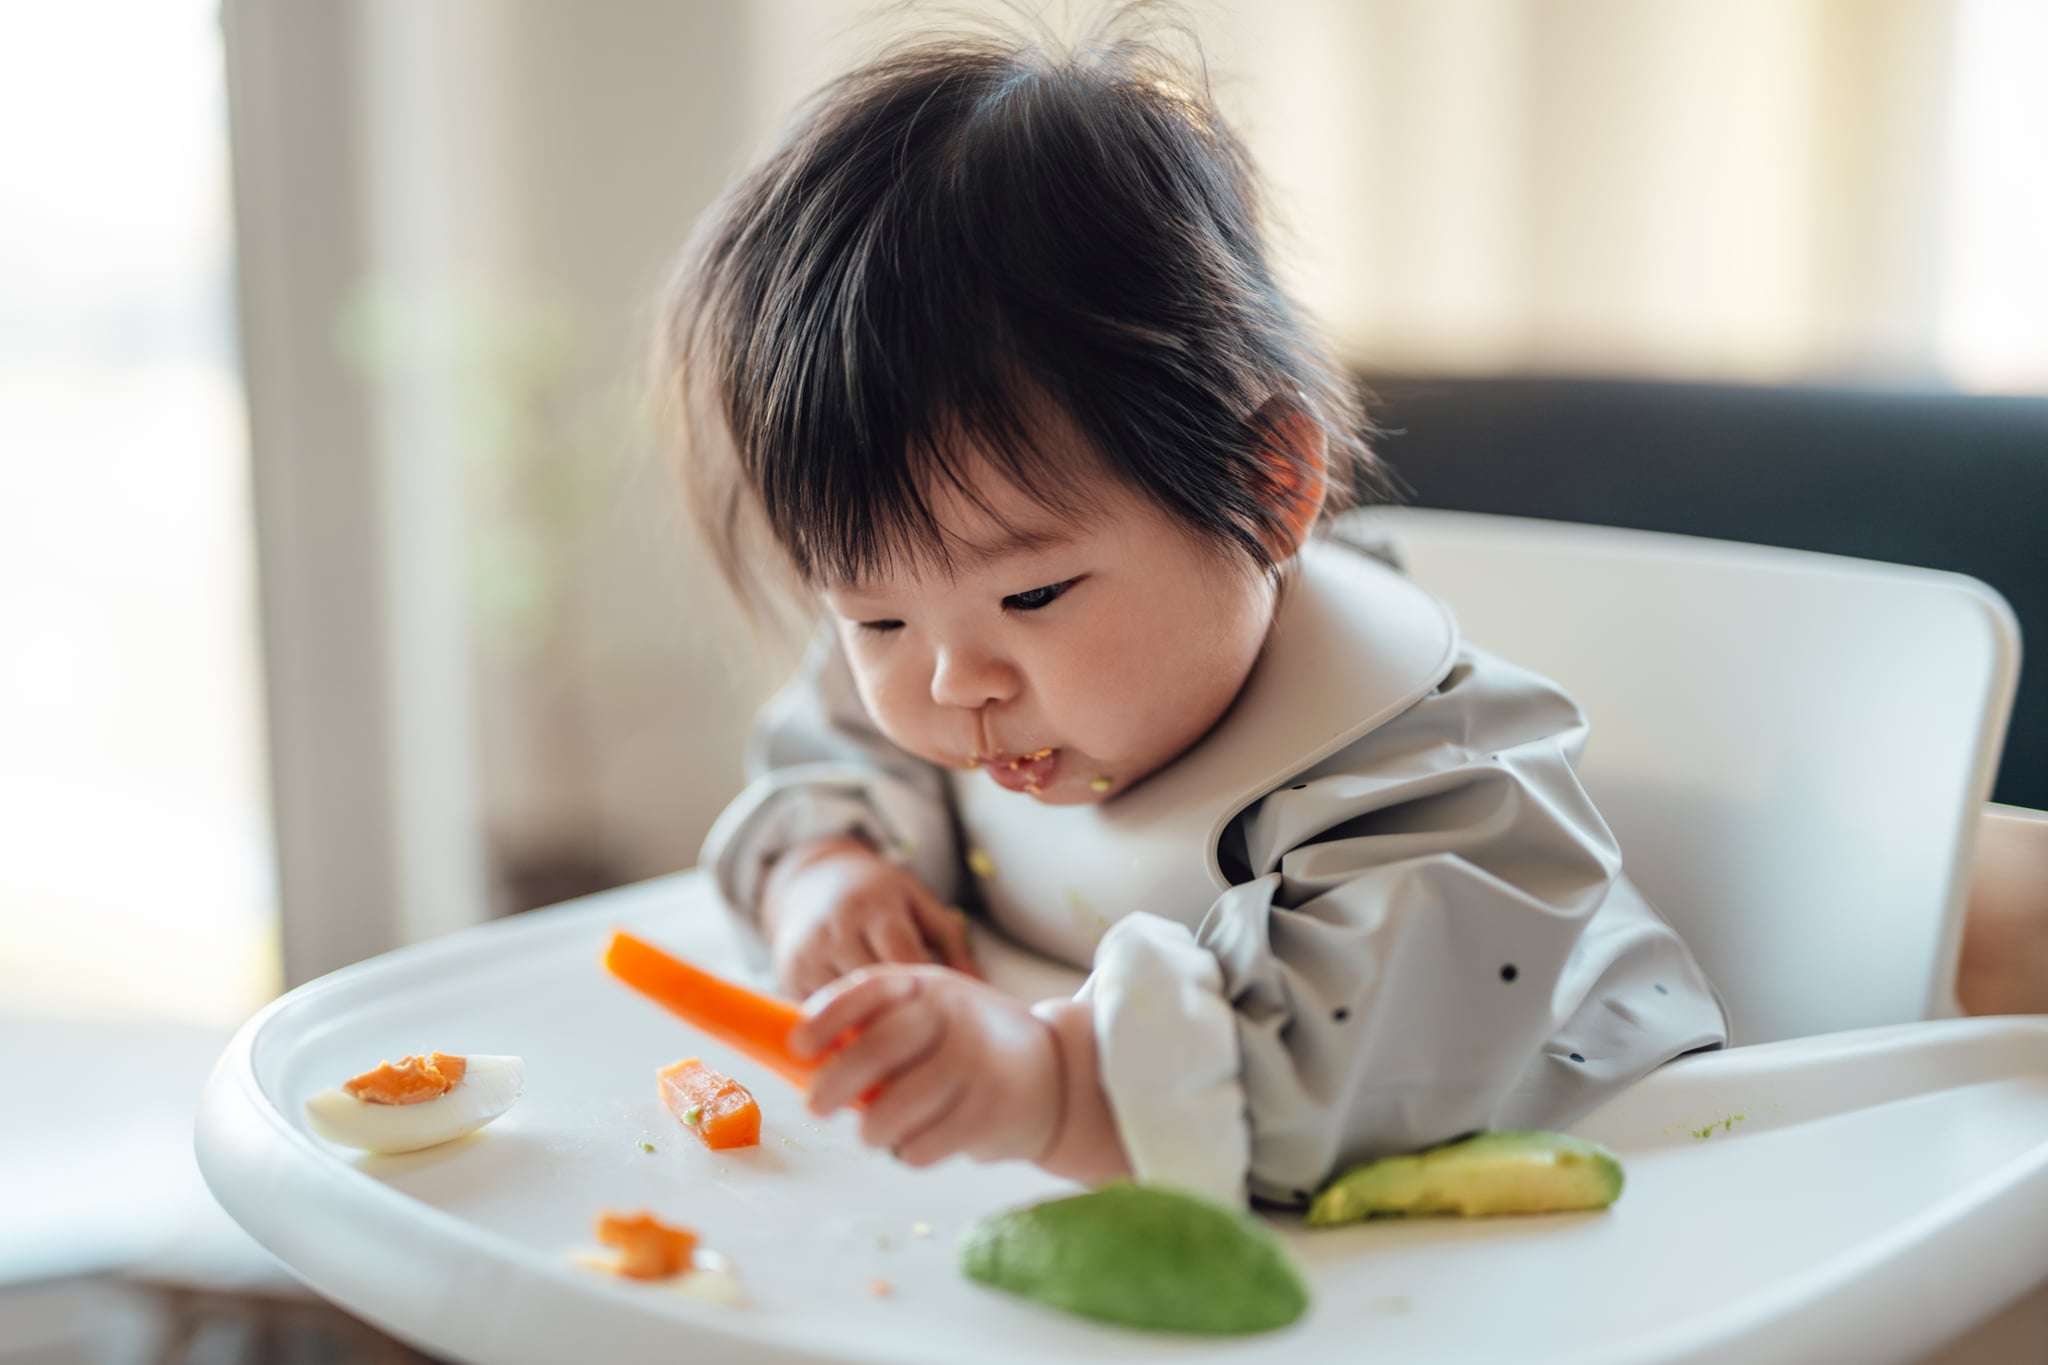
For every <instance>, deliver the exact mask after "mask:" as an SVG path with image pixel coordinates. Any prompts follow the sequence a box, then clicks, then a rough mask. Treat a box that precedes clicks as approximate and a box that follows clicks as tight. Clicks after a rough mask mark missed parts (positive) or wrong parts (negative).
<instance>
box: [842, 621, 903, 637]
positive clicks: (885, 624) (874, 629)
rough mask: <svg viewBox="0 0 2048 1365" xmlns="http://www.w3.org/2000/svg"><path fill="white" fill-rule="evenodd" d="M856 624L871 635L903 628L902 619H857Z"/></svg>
mask: <svg viewBox="0 0 2048 1365" xmlns="http://www.w3.org/2000/svg"><path fill="white" fill-rule="evenodd" d="M854 624H855V625H857V626H859V627H860V628H861V629H862V630H864V631H866V632H868V633H869V634H871V635H886V634H888V633H889V632H890V631H892V630H901V629H903V623H902V622H901V621H856V622H854Z"/></svg>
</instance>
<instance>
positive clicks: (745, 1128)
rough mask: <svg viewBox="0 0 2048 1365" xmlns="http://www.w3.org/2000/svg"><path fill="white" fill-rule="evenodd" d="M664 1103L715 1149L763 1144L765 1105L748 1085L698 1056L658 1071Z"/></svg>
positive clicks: (657, 1078)
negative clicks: (718, 1070) (716, 1068)
mask: <svg viewBox="0 0 2048 1365" xmlns="http://www.w3.org/2000/svg"><path fill="white" fill-rule="evenodd" d="M655 1084H656V1085H657V1086H658V1087H659V1089H660V1091H661V1102H662V1103H663V1104H666V1105H667V1106H668V1107H669V1112H670V1113H672V1114H674V1115H675V1116H676V1117H677V1118H679V1119H681V1120H682V1121H683V1126H684V1127H685V1128H688V1129H689V1130H690V1131H691V1132H693V1133H695V1134H696V1135H697V1136H698V1137H700V1138H702V1139H704V1145H705V1146H706V1147H709V1148H711V1149H712V1150H714V1151H721V1150H723V1149H725V1148H727V1147H757V1146H759V1145H760V1143H761V1106H760V1105H758V1104H756V1103H754V1097H753V1095H752V1094H750V1093H748V1090H747V1088H746V1087H745V1086H743V1085H741V1084H740V1083H739V1082H738V1081H736V1080H734V1079H733V1078H732V1077H730V1076H721V1075H719V1074H718V1073H717V1072H716V1071H713V1070H712V1069H711V1068H710V1067H708V1066H706V1065H704V1063H702V1062H700V1061H698V1060H697V1059H696V1058H695V1057H685V1058H683V1060H681V1061H680V1062H677V1063H676V1064H675V1065H673V1066H665V1067H663V1068H662V1069H661V1070H660V1071H658V1072H656V1073H655Z"/></svg>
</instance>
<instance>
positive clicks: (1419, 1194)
mask: <svg viewBox="0 0 2048 1365" xmlns="http://www.w3.org/2000/svg"><path fill="white" fill-rule="evenodd" d="M1621 1185H1622V1172H1621V1163H1620V1162H1619V1161H1617V1160H1616V1159H1615V1157H1614V1153H1612V1152H1610V1151H1608V1150H1607V1149H1606V1148H1605V1147H1602V1146H1600V1145H1599V1144H1598V1143H1596V1142H1588V1141H1586V1140H1585V1139H1584V1138H1576V1137H1572V1136H1571V1135H1569V1134H1567V1133H1545V1132H1527V1133H1479V1134H1477V1135H1475V1136H1473V1137H1469V1138H1465V1139H1463V1140H1461V1141H1458V1142H1452V1143H1446V1144H1445V1145H1444V1146H1441V1147H1433V1148H1431V1149H1430V1150H1428V1151H1426V1152H1419V1153H1416V1154H1415V1155H1413V1156H1391V1157H1385V1158H1382V1159H1381V1160H1379V1161H1374V1162H1369V1163H1367V1164H1366V1165H1363V1166H1359V1167H1356V1168H1354V1169H1352V1170H1350V1171H1347V1172H1345V1173H1344V1174H1343V1175H1341V1176H1339V1177H1337V1179H1335V1180H1333V1181H1332V1182H1330V1184H1329V1185H1327V1186H1325V1187H1324V1189H1323V1192H1322V1193H1321V1194H1318V1195H1317V1196H1316V1198H1315V1202H1314V1203H1313V1204H1311V1205H1309V1210H1308V1222H1309V1225H1310V1226H1311V1227H1330V1226H1333V1225H1335V1224H1339V1223H1351V1222H1356V1221H1357V1220H1359V1219H1361V1218H1416V1217H1428V1216H1431V1215H1439V1214H1451V1215H1457V1216H1461V1217H1466V1218H1477V1217H1486V1216H1489V1215H1493V1214H1510V1213H1563V1212H1567V1211H1570V1210H1574V1209H1604V1208H1606V1207H1607V1206H1608V1205H1609V1204H1612V1203H1613V1202H1614V1201H1615V1200H1616V1199H1617V1198H1619V1197H1620V1195H1621Z"/></svg>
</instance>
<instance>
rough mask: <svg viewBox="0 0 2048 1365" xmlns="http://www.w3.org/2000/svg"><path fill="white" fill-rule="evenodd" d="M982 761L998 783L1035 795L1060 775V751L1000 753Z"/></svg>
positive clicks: (1011, 789)
mask: <svg viewBox="0 0 2048 1365" xmlns="http://www.w3.org/2000/svg"><path fill="white" fill-rule="evenodd" d="M981 762H982V766H984V767H986V768H987V769H988V775H989V776H990V777H992V778H994V779H995V781H996V784H997V785H998V786H1001V787H1004V788H1007V789H1008V790H1010V791H1013V792H1029V793H1031V794H1032V795H1034V796H1036V795H1037V794H1038V793H1039V792H1042V791H1044V790H1045V789H1046V788H1047V787H1050V786H1051V785H1052V784H1053V782H1054V780H1055V779H1056V778H1057V777H1058V776H1059V770H1060V751H1059V750H1058V749H1040V750H1038V751H1037V752H1036V753H1030V754H1017V755H1010V754H997V755H995V756H994V757H993V758H987V759H983V760H982V761H981Z"/></svg>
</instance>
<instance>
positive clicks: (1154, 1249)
mask: <svg viewBox="0 0 2048 1365" xmlns="http://www.w3.org/2000/svg"><path fill="white" fill-rule="evenodd" d="M960 1268H961V1269H962V1270H963V1271H965V1272H966V1273H967V1275H968V1276H969V1278H971V1279H975V1280H979V1281H980V1282H981V1283H983V1284H986V1285H990V1286H993V1287H994V1288H996V1289H1002V1290H1007V1291H1008V1292H1010V1293H1012V1294H1018V1295H1022V1296H1023V1297H1024V1298H1027V1299H1032V1300H1034V1301H1036V1302H1038V1303H1042V1304H1045V1305H1047V1306H1048V1307H1052V1308H1058V1309H1061V1310H1064V1311H1065V1312H1069V1313H1078V1314H1080V1315H1082V1316H1083V1317H1090V1318H1097V1319H1100V1320H1102V1321H1104V1322H1115V1323H1122V1324H1123V1325H1125V1326H1128V1327H1145V1328H1152V1329H1155V1330H1160V1331H1169V1332H1200V1333H1209V1334H1217V1335H1226V1334H1232V1335H1234V1334H1239V1333H1246V1332H1264V1331H1269V1330H1271V1329H1273V1328H1275V1327H1284V1326H1286V1325H1287V1324H1288V1323H1290V1322H1293V1321H1294V1320H1295V1319H1296V1318H1298V1317H1300V1316H1301V1315H1302V1314H1303V1313H1304V1312H1305V1311H1307V1309H1308V1286H1307V1284H1305V1283H1304V1282H1303V1280H1302V1278H1301V1273H1300V1272H1299V1271H1298V1270H1296V1269H1295V1267H1294V1263H1293V1262H1292V1261H1291V1260H1290V1259H1289V1258H1288V1256H1287V1252H1286V1250H1285V1249H1284V1248H1282V1246H1281V1245H1280V1242H1279V1239H1278V1238H1276V1237H1274V1235H1273V1234H1272V1232H1271V1231H1270V1230H1268V1229H1267V1227H1266V1225H1265V1224H1264V1223H1261V1222H1259V1221H1258V1220H1257V1219H1256V1218H1253V1217H1251V1216H1250V1215H1248V1214H1245V1213H1242V1212H1239V1211H1238V1210H1236V1209H1229V1208H1225V1207H1224V1206H1223V1205H1221V1204H1216V1203H1212V1202H1210V1201H1209V1200H1207V1199H1202V1198H1199V1197H1197V1196H1195V1195H1191V1194H1186V1193H1183V1192H1181V1191H1179V1190H1173V1189H1168V1188H1164V1187H1161V1186H1156V1185H1139V1184H1133V1183H1130V1182H1120V1183H1117V1184H1114V1185H1106V1186H1104V1187H1103V1188H1101V1189H1099V1190H1094V1191H1091V1192H1090V1193H1088V1194H1080V1195H1075V1196H1073V1197H1071V1198H1068V1199H1054V1200H1049V1201H1047V1202H1045V1203H1043V1204H1033V1205H1031V1206H1030V1207H1028V1208H1022V1209H1013V1210H1010V1211H1009V1212H1007V1213H999V1214H995V1215H993V1216H991V1217H988V1218H984V1219H982V1220H981V1221H980V1222H979V1223H977V1224H975V1225H974V1227H972V1228H970V1229H969V1230H968V1233H967V1236H966V1238H965V1239H964V1240H963V1241H962V1242H961V1245H960Z"/></svg>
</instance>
